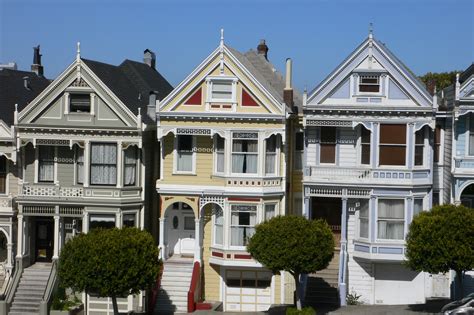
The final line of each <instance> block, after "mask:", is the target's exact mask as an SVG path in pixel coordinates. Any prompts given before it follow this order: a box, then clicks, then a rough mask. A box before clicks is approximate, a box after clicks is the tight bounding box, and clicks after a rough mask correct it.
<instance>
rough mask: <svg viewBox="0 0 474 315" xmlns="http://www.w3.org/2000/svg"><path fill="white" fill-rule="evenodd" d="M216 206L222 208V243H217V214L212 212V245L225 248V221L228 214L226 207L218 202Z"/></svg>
mask: <svg viewBox="0 0 474 315" xmlns="http://www.w3.org/2000/svg"><path fill="white" fill-rule="evenodd" d="M216 207H219V208H220V209H221V210H222V244H217V243H216V214H215V213H213V214H212V247H215V248H220V249H223V248H225V244H226V243H225V234H226V228H225V221H226V216H225V211H224V209H223V208H222V207H221V206H220V205H217V204H216Z"/></svg>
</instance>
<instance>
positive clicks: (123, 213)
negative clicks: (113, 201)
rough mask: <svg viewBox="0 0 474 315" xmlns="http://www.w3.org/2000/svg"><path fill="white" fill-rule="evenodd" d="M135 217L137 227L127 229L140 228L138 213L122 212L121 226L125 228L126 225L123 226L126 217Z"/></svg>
mask: <svg viewBox="0 0 474 315" xmlns="http://www.w3.org/2000/svg"><path fill="white" fill-rule="evenodd" d="M131 215H133V216H134V221H135V225H133V226H127V227H136V228H139V226H138V211H126V212H122V222H121V226H122V227H124V226H125V225H124V224H123V223H124V218H125V217H126V216H131Z"/></svg>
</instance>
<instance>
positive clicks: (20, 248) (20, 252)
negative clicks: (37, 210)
mask: <svg viewBox="0 0 474 315" xmlns="http://www.w3.org/2000/svg"><path fill="white" fill-rule="evenodd" d="M20 207H21V206H20ZM17 219H18V235H17V242H18V244H17V247H16V258H21V257H22V256H23V241H24V240H23V215H22V214H19V215H17Z"/></svg>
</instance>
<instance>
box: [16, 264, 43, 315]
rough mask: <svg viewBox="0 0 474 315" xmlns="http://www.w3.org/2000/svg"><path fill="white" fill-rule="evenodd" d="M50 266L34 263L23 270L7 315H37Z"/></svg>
mask: <svg viewBox="0 0 474 315" xmlns="http://www.w3.org/2000/svg"><path fill="white" fill-rule="evenodd" d="M51 266H52V265H51V264H50V263H36V264H34V265H32V266H30V267H28V268H25V269H24V270H23V274H22V275H21V278H20V283H19V284H18V288H17V290H16V292H15V296H14V297H13V302H12V306H11V307H10V312H9V313H8V314H10V315H30V314H31V315H32V314H39V307H40V302H41V300H42V299H43V294H44V290H45V289H46V285H47V283H48V278H49V274H50V273H51Z"/></svg>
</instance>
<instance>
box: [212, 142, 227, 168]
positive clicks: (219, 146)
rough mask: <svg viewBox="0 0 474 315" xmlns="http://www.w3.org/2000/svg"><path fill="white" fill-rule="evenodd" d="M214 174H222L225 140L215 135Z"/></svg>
mask: <svg viewBox="0 0 474 315" xmlns="http://www.w3.org/2000/svg"><path fill="white" fill-rule="evenodd" d="M214 145H215V154H216V173H224V161H225V160H224V152H225V139H224V138H222V137H221V136H219V135H217V134H216V138H215V144H214Z"/></svg>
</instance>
